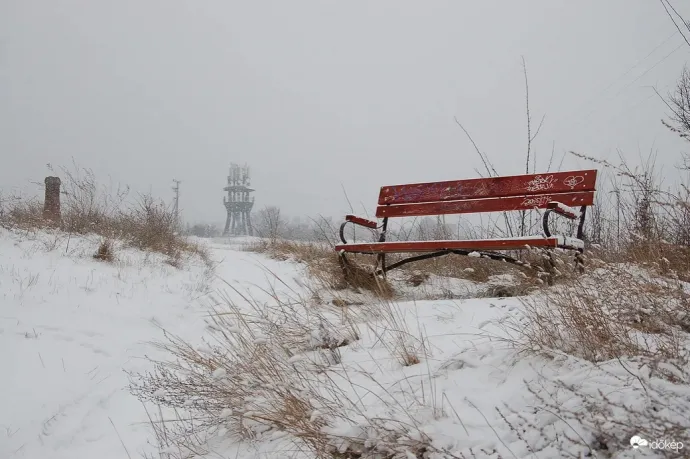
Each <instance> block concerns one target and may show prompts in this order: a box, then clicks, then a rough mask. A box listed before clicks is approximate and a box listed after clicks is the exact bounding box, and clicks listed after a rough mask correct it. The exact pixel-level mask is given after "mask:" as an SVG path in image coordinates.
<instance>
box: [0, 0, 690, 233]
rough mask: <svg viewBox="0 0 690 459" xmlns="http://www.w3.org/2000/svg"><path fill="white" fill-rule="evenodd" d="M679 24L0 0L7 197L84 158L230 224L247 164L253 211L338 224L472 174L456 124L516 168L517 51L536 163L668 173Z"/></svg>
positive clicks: (460, 11)
mask: <svg viewBox="0 0 690 459" xmlns="http://www.w3.org/2000/svg"><path fill="white" fill-rule="evenodd" d="M673 3H674V5H675V6H676V7H678V8H679V10H680V11H681V12H682V13H683V14H685V16H686V18H690V5H684V2H681V1H680V0H678V1H675V2H673ZM675 30H676V29H675V28H674V26H673V24H672V23H671V22H670V20H669V18H668V16H666V13H665V11H664V10H663V7H662V6H661V4H660V3H659V2H657V1H653V0H579V1H573V0H531V1H525V2H516V1H514V0H503V1H481V2H479V1H460V0H456V1H435V0H434V1H431V0H430V1H419V0H417V1H411V0H405V1H401V0H396V1H392V0H390V1H382V0H377V1H353V0H351V1H347V2H343V1H340V2H336V1H310V2H307V1H301V0H292V1H285V0H282V1H270V2H269V1H258V0H257V1H242V2H240V1H230V0H223V1H216V0H203V1H201V0H195V1H192V0H189V1H182V0H112V1H105V0H79V1H77V0H70V1H68V0H42V1H38V0H0V155H1V156H0V158H1V161H0V189H3V190H4V191H5V192H7V190H10V189H14V188H19V189H23V190H28V191H33V192H35V191H36V189H37V187H36V186H35V185H31V184H30V182H31V181H41V180H42V179H43V177H45V175H46V174H47V173H48V170H47V168H46V164H48V163H51V164H53V165H55V166H58V165H69V163H70V162H71V158H74V159H75V160H76V161H77V163H79V164H80V165H81V166H84V167H90V168H92V169H93V170H94V171H95V173H96V174H97V175H98V176H99V177H101V178H103V180H104V181H109V180H112V181H114V182H121V183H126V184H129V185H131V186H132V188H133V189H134V190H138V191H152V192H153V193H154V194H156V195H158V196H161V197H164V198H165V199H167V200H170V199H171V198H172V191H171V189H170V187H171V186H172V179H173V178H176V179H178V180H181V181H182V184H181V202H180V205H181V207H182V209H183V215H184V217H185V219H186V220H187V221H201V220H203V221H214V222H218V221H221V222H222V221H223V219H224V209H223V206H222V197H223V191H222V188H223V186H225V181H226V175H227V169H228V167H229V165H230V163H231V162H239V163H247V164H248V165H249V166H250V167H251V168H252V173H253V181H252V184H253V185H254V186H255V188H257V192H256V202H257V207H260V206H264V205H276V206H279V207H281V208H282V209H283V211H284V212H285V213H287V214H290V215H310V216H316V215H319V214H322V215H331V216H335V217H339V216H341V215H342V214H344V213H346V212H349V206H348V204H347V201H346V199H345V196H344V194H343V187H344V188H345V190H346V191H347V194H348V196H349V198H350V200H351V202H352V203H353V205H354V206H355V210H356V212H357V213H365V212H369V213H371V212H373V209H374V205H375V202H376V198H377V193H378V189H379V187H380V186H381V185H390V184H397V183H406V182H420V181H435V180H450V179H457V178H472V177H475V176H476V175H477V173H476V172H475V171H474V169H475V168H476V169H481V168H482V165H481V161H480V159H479V158H478V156H477V155H476V153H475V152H474V149H473V147H472V145H471V144H470V143H469V142H468V141H467V139H466V138H465V136H464V134H463V133H462V131H461V130H460V129H459V127H458V126H457V125H456V124H455V121H454V117H457V118H458V119H459V120H460V121H461V122H462V123H463V124H464V125H465V127H466V128H467V129H468V130H469V131H470V133H471V134H472V136H473V137H474V139H475V141H476V142H477V143H478V145H479V146H480V148H481V149H482V150H483V151H485V152H486V153H487V154H488V155H489V157H490V158H491V159H492V160H493V161H494V162H495V164H496V166H497V169H498V171H499V172H500V173H501V174H519V173H522V172H523V171H524V156H525V151H526V136H527V134H526V129H525V87H524V85H525V83H524V77H523V73H522V57H523V56H524V58H525V60H526V62H527V69H528V73H529V90H530V104H531V111H532V117H533V123H534V126H533V128H536V125H537V124H538V122H539V120H540V119H541V117H542V115H544V114H546V119H545V123H544V126H543V128H542V130H541V133H540V134H539V137H538V138H537V140H536V141H535V144H534V147H535V150H536V154H537V158H538V164H539V167H538V168H537V169H538V171H545V170H546V167H547V163H548V159H549V156H550V153H551V150H552V146H553V145H554V144H555V152H556V160H555V162H556V163H560V161H561V158H562V157H563V154H564V152H565V151H567V150H576V151H581V152H583V153H587V154H590V155H593V156H597V157H601V158H608V159H615V154H616V149H621V150H622V151H623V152H624V153H625V155H626V157H627V158H630V159H631V160H633V161H634V160H635V159H636V158H638V157H639V155H640V154H642V155H643V156H645V155H646V154H647V153H648V152H649V151H650V150H651V149H654V150H657V151H658V163H659V164H661V165H663V166H664V167H665V170H668V172H669V173H671V167H672V165H673V164H674V163H675V162H677V160H678V157H679V153H680V152H681V151H684V150H687V147H688V145H687V143H684V142H682V141H681V140H679V139H678V138H676V137H675V136H674V135H673V134H672V133H670V132H668V131H667V130H666V129H665V128H664V127H663V126H662V125H661V123H660V119H661V118H663V117H664V115H665V114H666V113H667V111H668V109H666V107H665V106H664V104H663V102H662V101H661V100H660V99H659V98H658V97H657V96H656V95H655V94H654V92H653V89H652V87H653V86H656V88H657V89H658V90H659V91H660V92H662V93H666V92H668V91H669V90H671V89H672V87H673V84H674V83H675V81H676V79H677V77H678V75H679V73H680V71H681V70H682V68H683V65H684V63H685V62H686V61H687V60H688V57H689V56H690V47H688V46H687V45H682V44H683V41H682V38H681V36H680V34H678V33H676V34H675V35H673V33H674V32H675ZM655 48H656V50H655ZM653 50H655V51H654V52H653V53H652V54H651V55H650V52H652V51H653ZM636 64H638V65H637V66H636V67H634V68H633V66H635V65H636ZM655 65H656V66H655ZM654 66H655V67H654ZM628 71H629V72H628ZM626 72H628V73H627V74H625V73H626ZM645 72H646V73H645ZM624 74H625V75H624ZM643 74H644V75H643ZM557 166H558V164H555V165H554V167H557ZM562 167H563V169H569V168H575V167H587V168H589V167H592V165H591V164H590V163H587V162H585V161H582V160H576V159H575V158H571V157H570V156H566V160H565V162H564V163H563V166H562Z"/></svg>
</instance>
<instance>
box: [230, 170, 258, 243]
mask: <svg viewBox="0 0 690 459" xmlns="http://www.w3.org/2000/svg"><path fill="white" fill-rule="evenodd" d="M249 184H250V179H249V167H248V166H246V165H245V166H239V165H237V164H235V163H232V164H231V165H230V175H228V186H226V187H225V188H223V190H225V191H227V193H228V195H227V196H226V197H223V204H225V209H226V210H227V212H228V217H227V219H226V220H225V229H224V230H223V236H245V235H249V236H251V235H252V220H251V217H250V213H251V211H252V207H254V197H253V196H252V197H251V198H250V197H249V193H251V192H253V191H254V189H252V188H249Z"/></svg>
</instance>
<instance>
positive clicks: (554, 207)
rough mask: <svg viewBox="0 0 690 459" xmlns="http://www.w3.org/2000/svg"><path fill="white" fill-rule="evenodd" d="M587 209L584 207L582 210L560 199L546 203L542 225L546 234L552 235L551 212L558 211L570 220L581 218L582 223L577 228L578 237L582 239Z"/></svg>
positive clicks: (547, 235)
mask: <svg viewBox="0 0 690 459" xmlns="http://www.w3.org/2000/svg"><path fill="white" fill-rule="evenodd" d="M585 209H586V207H584V206H583V207H582V208H581V210H578V209H574V208H572V207H570V206H567V205H565V204H563V203H562V202H558V201H551V202H549V203H548V204H547V205H546V212H544V217H543V221H542V226H543V228H544V234H545V235H546V237H550V236H551V231H550V230H549V214H550V213H551V212H556V213H557V214H558V215H562V216H563V217H565V218H568V219H570V220H575V219H577V218H579V219H580V224H579V225H578V229H577V239H582V228H583V225H584V223H585Z"/></svg>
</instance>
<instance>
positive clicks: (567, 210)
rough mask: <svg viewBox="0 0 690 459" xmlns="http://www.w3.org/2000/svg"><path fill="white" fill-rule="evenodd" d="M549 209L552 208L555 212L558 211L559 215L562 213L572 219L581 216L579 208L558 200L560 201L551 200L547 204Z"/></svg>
mask: <svg viewBox="0 0 690 459" xmlns="http://www.w3.org/2000/svg"><path fill="white" fill-rule="evenodd" d="M546 208H547V209H551V210H553V211H554V212H556V213H557V214H559V215H562V216H564V217H566V218H569V219H571V220H575V219H576V218H580V211H579V210H577V209H574V208H572V207H570V206H566V205H565V204H563V203H561V202H558V201H551V202H549V203H548V204H547V205H546Z"/></svg>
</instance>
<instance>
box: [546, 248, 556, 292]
mask: <svg viewBox="0 0 690 459" xmlns="http://www.w3.org/2000/svg"><path fill="white" fill-rule="evenodd" d="M546 252H547V254H548V257H547V258H546V259H545V260H544V269H545V270H546V283H547V285H549V286H551V285H553V281H554V278H555V277H556V260H555V258H554V256H553V250H547V251H546Z"/></svg>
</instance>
